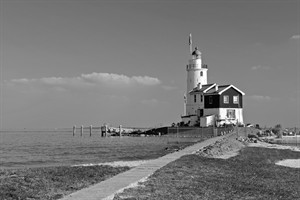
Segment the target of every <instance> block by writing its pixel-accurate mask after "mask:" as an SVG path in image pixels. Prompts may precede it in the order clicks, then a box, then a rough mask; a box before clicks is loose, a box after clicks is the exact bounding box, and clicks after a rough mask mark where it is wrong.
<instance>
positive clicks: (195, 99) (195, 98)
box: [194, 95, 197, 103]
mask: <svg viewBox="0 0 300 200" xmlns="http://www.w3.org/2000/svg"><path fill="white" fill-rule="evenodd" d="M194 102H195V103H196V102H197V96H196V95H194Z"/></svg>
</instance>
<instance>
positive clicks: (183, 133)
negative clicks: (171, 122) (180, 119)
mask: <svg viewBox="0 0 300 200" xmlns="http://www.w3.org/2000/svg"><path fill="white" fill-rule="evenodd" d="M232 131H233V127H205V128H204V127H168V132H167V134H168V135H169V136H174V137H201V138H210V137H215V136H220V135H225V134H228V133H230V132H232Z"/></svg>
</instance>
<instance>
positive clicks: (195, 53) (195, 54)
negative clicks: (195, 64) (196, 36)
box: [192, 47, 201, 58]
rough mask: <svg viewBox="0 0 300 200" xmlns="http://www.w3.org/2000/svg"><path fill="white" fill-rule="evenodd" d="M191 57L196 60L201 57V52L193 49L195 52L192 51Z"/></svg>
mask: <svg viewBox="0 0 300 200" xmlns="http://www.w3.org/2000/svg"><path fill="white" fill-rule="evenodd" d="M192 56H195V57H196V58H198V57H200V56H201V52H200V51H199V50H198V47H195V50H194V51H193V53H192Z"/></svg>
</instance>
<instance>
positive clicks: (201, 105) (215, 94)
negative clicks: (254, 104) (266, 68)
mask: <svg viewBox="0 0 300 200" xmlns="http://www.w3.org/2000/svg"><path fill="white" fill-rule="evenodd" d="M189 95H191V96H192V98H191V99H193V102H191V103H192V104H191V107H192V109H191V111H192V112H191V113H189V114H190V115H194V116H195V117H194V119H195V120H196V121H195V122H194V123H199V124H200V126H210V125H217V126H221V125H224V124H243V123H244V120H243V95H245V93H244V92H242V91H241V90H240V89H238V88H237V87H235V86H234V85H217V84H216V83H214V84H208V85H203V86H201V84H199V85H198V87H196V88H194V89H193V90H192V91H191V92H190V93H189ZM193 111H194V113H193ZM214 122H215V124H213V123H214Z"/></svg>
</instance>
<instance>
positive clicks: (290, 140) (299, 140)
mask: <svg viewBox="0 0 300 200" xmlns="http://www.w3.org/2000/svg"><path fill="white" fill-rule="evenodd" d="M272 143H274V144H299V145H300V135H296V136H282V138H276V139H274V140H273V141H272Z"/></svg>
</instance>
